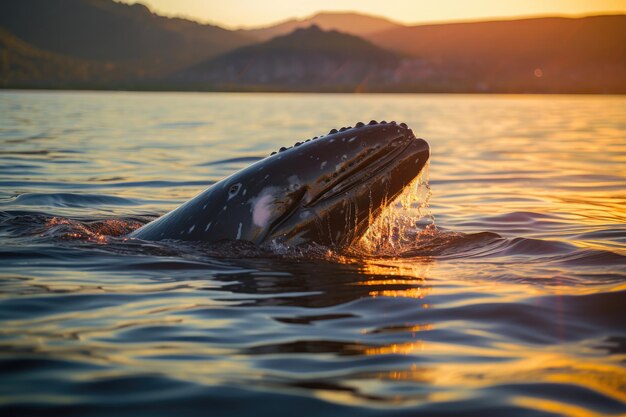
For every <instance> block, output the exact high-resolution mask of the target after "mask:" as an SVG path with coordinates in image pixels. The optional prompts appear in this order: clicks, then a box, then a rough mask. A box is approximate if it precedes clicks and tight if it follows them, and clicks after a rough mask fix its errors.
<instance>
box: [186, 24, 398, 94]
mask: <svg viewBox="0 0 626 417" xmlns="http://www.w3.org/2000/svg"><path fill="white" fill-rule="evenodd" d="M399 61H400V58H399V57H398V55H396V54H394V53H391V52H389V51H385V50H383V49H381V48H379V47H377V46H374V45H373V44H371V43H370V42H368V41H366V40H363V39H361V38H359V37H356V36H352V35H348V34H345V33H340V32H337V31H323V30H321V29H320V28H319V27H317V26H311V27H309V28H306V29H296V30H295V31H294V32H292V33H290V34H288V35H284V36H279V37H276V38H273V39H271V40H269V41H266V42H263V43H261V44H258V45H252V46H246V47H242V48H240V49H237V50H234V51H231V52H228V53H226V54H224V55H221V56H219V57H217V58H214V59H211V60H208V61H206V62H203V63H200V64H197V65H194V66H192V67H191V68H189V69H187V70H185V71H182V72H180V73H178V74H176V75H175V80H176V81H177V82H181V83H192V84H196V85H198V86H202V85H204V86H205V87H206V86H211V87H213V88H216V89H224V88H226V87H228V88H234V89H239V88H245V89H255V88H258V89H272V90H285V89H287V90H298V91H310V90H317V89H321V90H327V89H330V90H344V89H349V90H351V91H353V90H354V88H356V87H358V86H359V85H364V84H365V83H371V82H374V83H380V82H382V81H383V80H384V79H385V76H386V75H388V74H386V72H387V71H390V70H393V69H395V68H396V67H397V65H398V63H399Z"/></svg>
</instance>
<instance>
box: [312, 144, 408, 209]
mask: <svg viewBox="0 0 626 417" xmlns="http://www.w3.org/2000/svg"><path fill="white" fill-rule="evenodd" d="M404 138H405V137H404V136H398V137H397V138H396V139H394V140H393V141H391V144H389V145H387V146H385V147H383V149H381V150H380V151H378V152H374V153H373V154H372V155H369V156H368V157H367V158H365V159H364V160H363V161H362V162H361V163H359V164H358V165H356V166H355V167H354V168H352V169H350V170H349V171H347V172H345V173H343V174H342V175H339V176H338V177H337V178H336V179H335V180H334V181H332V182H331V183H330V184H329V185H328V186H326V187H325V188H324V189H323V190H322V191H321V192H320V193H318V194H317V195H316V196H315V197H314V198H312V199H311V200H310V201H307V202H306V204H303V207H310V206H313V205H315V204H317V203H319V202H322V201H326V200H329V199H331V198H333V197H336V196H337V195H339V194H342V193H345V192H346V191H349V190H350V189H352V188H354V187H356V186H358V185H359V184H363V183H364V182H366V181H367V179H371V178H373V177H377V176H378V174H380V173H381V172H382V171H384V170H385V169H386V168H387V167H389V166H390V165H391V164H393V163H394V162H395V161H396V160H397V158H398V156H400V155H402V154H403V153H404V151H405V150H406V149H407V148H408V147H409V146H411V143H412V141H413V140H415V138H414V137H411V138H409V139H408V140H407V143H406V144H404V145H402V146H397V145H395V146H394V145H392V144H393V143H394V142H395V141H397V140H398V139H404ZM394 147H395V149H393V148H394Z"/></svg>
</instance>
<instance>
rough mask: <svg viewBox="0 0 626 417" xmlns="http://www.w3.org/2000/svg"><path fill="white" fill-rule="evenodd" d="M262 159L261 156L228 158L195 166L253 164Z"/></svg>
mask: <svg viewBox="0 0 626 417" xmlns="http://www.w3.org/2000/svg"><path fill="white" fill-rule="evenodd" d="M261 159H263V157H262V156H244V157H240V158H229V159H220V160H217V161H209V162H204V163H201V164H197V165H196V166H211V165H224V164H237V163H242V164H243V163H247V164H250V163H253V162H256V161H260V160H261Z"/></svg>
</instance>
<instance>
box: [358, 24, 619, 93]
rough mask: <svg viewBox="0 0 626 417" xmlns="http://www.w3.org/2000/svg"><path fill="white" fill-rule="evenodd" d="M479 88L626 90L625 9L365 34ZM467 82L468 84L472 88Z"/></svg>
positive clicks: (565, 90) (532, 90)
mask: <svg viewBox="0 0 626 417" xmlns="http://www.w3.org/2000/svg"><path fill="white" fill-rule="evenodd" d="M367 38H368V39H369V40H371V41H372V42H374V43H375V44H377V45H379V46H381V47H383V48H388V49H390V50H394V51H396V52H399V53H405V54H409V55H412V56H414V57H420V58H422V59H424V60H425V61H426V62H428V63H429V65H431V66H432V67H433V68H435V69H436V70H437V71H441V72H442V74H446V73H447V72H449V71H450V70H451V69H453V68H457V69H459V70H461V71H462V72H463V74H462V76H463V78H464V79H466V80H467V81H468V85H467V87H468V88H469V87H471V85H470V84H469V82H470V81H471V83H473V84H474V86H475V87H476V90H478V91H480V90H484V91H500V92H525V91H527V92H581V93H585V92H620V93H626V46H625V45H626V16H624V15H615V16H591V17H583V18H558V17H553V18H535V19H521V20H505V21H494V22H473V23H449V24H439V25H422V26H412V27H397V28H393V29H390V30H387V31H383V32H377V33H374V34H372V35H370V36H368V37H367ZM470 89H471V88H470Z"/></svg>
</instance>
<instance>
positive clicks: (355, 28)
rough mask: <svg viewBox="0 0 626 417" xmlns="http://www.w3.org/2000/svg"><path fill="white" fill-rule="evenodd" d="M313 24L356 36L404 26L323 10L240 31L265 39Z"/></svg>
mask: <svg viewBox="0 0 626 417" xmlns="http://www.w3.org/2000/svg"><path fill="white" fill-rule="evenodd" d="M313 25H315V26H318V27H319V28H321V29H323V30H336V31H339V32H343V33H349V34H351V35H356V36H367V35H373V34H374V33H376V32H381V31H386V30H391V29H396V28H401V27H404V26H402V25H400V24H398V23H395V22H392V21H391V20H389V19H385V18H383V17H379V16H370V15H366V14H362V13H353V12H321V13H317V14H315V15H313V16H310V17H307V18H304V19H289V20H286V21H284V22H281V23H278V24H275V25H272V26H268V27H264V28H258V29H242V30H240V32H242V33H244V34H246V35H249V36H252V37H254V38H256V39H257V40H260V41H264V40H268V39H270V38H273V37H275V36H279V35H286V34H287V33H291V32H293V31H294V30H296V29H300V28H307V27H309V26H313Z"/></svg>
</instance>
